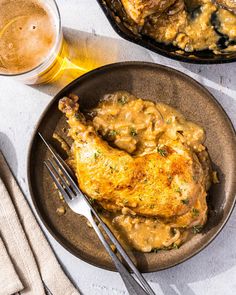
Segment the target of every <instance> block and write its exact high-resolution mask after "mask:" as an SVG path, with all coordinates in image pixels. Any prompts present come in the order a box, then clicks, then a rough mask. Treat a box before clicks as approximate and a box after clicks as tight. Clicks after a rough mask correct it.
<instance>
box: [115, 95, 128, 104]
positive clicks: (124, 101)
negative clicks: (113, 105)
mask: <svg viewBox="0 0 236 295" xmlns="http://www.w3.org/2000/svg"><path fill="white" fill-rule="evenodd" d="M117 101H118V103H119V104H121V105H124V104H126V103H127V98H126V97H125V96H123V95H122V96H121V97H119V98H118V100H117Z"/></svg>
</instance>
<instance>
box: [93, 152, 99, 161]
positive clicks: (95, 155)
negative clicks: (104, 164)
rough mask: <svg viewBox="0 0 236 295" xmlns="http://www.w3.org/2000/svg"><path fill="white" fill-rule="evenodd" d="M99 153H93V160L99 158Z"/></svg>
mask: <svg viewBox="0 0 236 295" xmlns="http://www.w3.org/2000/svg"><path fill="white" fill-rule="evenodd" d="M100 154H101V152H100V151H96V152H95V153H94V159H95V160H96V159H97V158H98V157H99V156H100Z"/></svg>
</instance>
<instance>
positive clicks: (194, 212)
mask: <svg viewBox="0 0 236 295" xmlns="http://www.w3.org/2000/svg"><path fill="white" fill-rule="evenodd" d="M192 213H193V216H198V215H199V210H198V209H196V208H193V209H192Z"/></svg>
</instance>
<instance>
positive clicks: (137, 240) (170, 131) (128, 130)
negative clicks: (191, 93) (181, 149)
mask: <svg viewBox="0 0 236 295" xmlns="http://www.w3.org/2000/svg"><path fill="white" fill-rule="evenodd" d="M90 115H91V116H92V123H93V126H94V127H95V129H96V130H97V132H98V133H99V134H100V135H101V136H102V137H103V138H104V139H106V140H107V141H109V142H110V144H111V145H113V146H115V147H117V148H119V149H122V150H125V151H127V152H128V153H130V154H132V155H133V156H138V155H143V154H151V153H153V152H156V150H157V148H158V146H160V145H165V144H167V145H168V143H169V142H170V141H171V140H176V141H179V142H181V143H182V144H184V145H185V146H186V147H188V148H189V149H190V150H191V151H193V152H194V154H195V155H196V157H197V158H198V161H199V162H200V163H201V166H202V169H203V170H202V171H203V178H202V179H203V187H205V189H204V190H205V191H207V190H208V189H209V187H210V184H211V175H212V172H211V165H210V160H209V157H208V153H207V151H206V148H205V147H204V145H203V142H204V140H205V133H204V130H203V129H202V128H201V127H199V126H198V125H196V124H194V123H192V122H190V121H187V120H186V119H185V118H184V116H183V115H182V114H180V113H179V112H178V111H177V110H175V109H173V108H172V107H170V106H168V105H165V104H163V103H153V102H151V101H144V100H142V99H137V98H136V97H135V96H133V95H131V94H129V93H127V92H124V91H120V92H117V93H114V94H112V95H107V96H106V97H105V98H104V101H102V102H101V103H100V104H99V106H98V107H97V108H95V109H94V110H92V112H91V114H90ZM159 152H160V153H162V151H161V150H159ZM179 193H180V194H181V193H182V192H181V191H179ZM185 205H186V206H187V207H188V212H187V213H186V214H184V215H181V216H174V217H173V218H170V219H168V220H167V219H163V218H158V217H157V218H151V217H145V216H139V215H136V214H135V212H133V211H132V210H131V209H130V208H123V209H122V212H120V213H110V212H108V211H105V210H104V211H103V213H102V215H103V218H104V220H105V221H106V222H107V223H108V224H109V225H110V226H111V227H112V228H113V231H114V233H115V234H116V236H117V237H118V238H119V239H120V241H121V242H123V243H124V244H125V245H128V246H130V247H132V248H134V249H136V250H139V251H142V252H150V251H152V250H158V249H172V248H178V247H179V246H180V245H181V244H182V243H183V242H184V241H186V240H187V239H189V238H190V237H191V236H192V235H193V234H195V233H198V232H199V231H200V230H201V228H202V226H203V225H204V224H205V222H206V220H207V203H206V193H203V194H201V195H199V197H198V199H197V201H196V203H195V204H194V207H192V206H190V205H189V204H188V199H186V201H185Z"/></svg>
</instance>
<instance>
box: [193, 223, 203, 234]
mask: <svg viewBox="0 0 236 295" xmlns="http://www.w3.org/2000/svg"><path fill="white" fill-rule="evenodd" d="M202 228H203V226H202V225H196V226H194V227H193V228H192V231H193V233H194V234H198V233H200V232H201V231H202Z"/></svg>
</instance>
